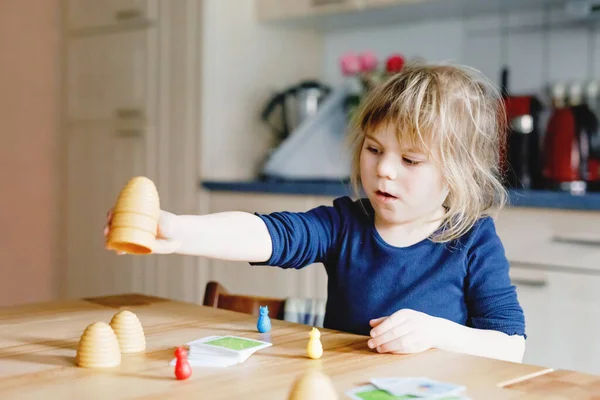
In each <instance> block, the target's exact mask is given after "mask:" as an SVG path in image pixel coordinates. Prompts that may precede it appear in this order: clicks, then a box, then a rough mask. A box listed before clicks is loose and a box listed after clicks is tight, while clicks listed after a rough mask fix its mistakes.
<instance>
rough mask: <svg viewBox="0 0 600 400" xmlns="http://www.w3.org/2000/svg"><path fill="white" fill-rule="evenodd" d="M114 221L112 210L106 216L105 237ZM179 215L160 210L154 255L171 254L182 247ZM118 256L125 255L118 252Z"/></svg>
mask: <svg viewBox="0 0 600 400" xmlns="http://www.w3.org/2000/svg"><path fill="white" fill-rule="evenodd" d="M111 221H112V209H110V210H109V211H108V213H107V214H106V225H105V226H104V237H107V236H108V233H109V232H110V223H111ZM177 225H178V224H177V215H175V214H173V213H170V212H168V211H163V210H160V216H159V219H158V232H157V235H156V244H155V246H154V247H153V249H152V253H153V254H171V253H174V252H175V251H177V249H178V248H179V245H180V239H179V237H178V236H179V235H178V234H177V231H178V229H177ZM117 254H119V255H121V254H125V253H124V252H122V251H117Z"/></svg>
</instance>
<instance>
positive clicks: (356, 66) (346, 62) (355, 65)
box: [340, 52, 361, 76]
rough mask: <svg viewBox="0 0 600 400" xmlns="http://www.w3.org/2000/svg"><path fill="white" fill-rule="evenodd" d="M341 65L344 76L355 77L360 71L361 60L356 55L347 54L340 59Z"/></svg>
mask: <svg viewBox="0 0 600 400" xmlns="http://www.w3.org/2000/svg"><path fill="white" fill-rule="evenodd" d="M340 65H341V67H342V74H344V75H345V76H349V75H355V74H357V73H358V72H359V71H360V67H361V66H360V61H359V58H358V57H357V56H356V54H354V53H350V52H349V53H345V54H343V55H342V57H341V58H340Z"/></svg>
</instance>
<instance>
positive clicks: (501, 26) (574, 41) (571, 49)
mask: <svg viewBox="0 0 600 400" xmlns="http://www.w3.org/2000/svg"><path fill="white" fill-rule="evenodd" d="M565 20H567V17H566V15H565V13H564V12H563V11H562V10H556V9H554V10H546V9H542V8H540V9H539V10H534V11H530V12H508V13H507V14H503V15H499V14H490V15H484V16H479V17H474V18H470V19H468V18H456V19H451V20H444V21H438V22H434V21H430V22H426V23H416V24H414V25H403V26H386V27H375V28H370V29H361V30H347V31H343V32H342V31H338V32H330V33H327V34H326V36H325V45H324V46H325V49H324V63H325V64H324V69H325V77H326V79H327V80H329V81H331V82H337V83H339V82H340V80H341V75H340V73H339V67H338V60H339V57H340V55H341V54H342V53H343V52H345V51H362V50H372V51H374V52H375V53H376V54H377V55H378V56H379V57H380V58H385V57H387V56H388V55H389V54H390V53H392V52H399V53H402V54H404V55H405V56H406V57H407V58H412V57H417V56H419V57H424V58H425V59H427V60H428V61H453V62H459V63H463V64H467V65H470V66H472V67H475V68H477V69H480V70H481V71H482V72H483V73H484V74H486V76H488V77H489V78H490V79H491V80H492V81H493V82H496V83H498V84H499V83H500V68H501V66H502V65H503V64H506V65H508V67H509V68H510V81H509V84H510V89H511V92H514V93H526V92H539V91H541V90H542V89H543V88H544V86H545V85H547V84H552V83H555V82H556V81H559V80H560V81H563V80H574V79H575V80H582V79H583V80H585V79H588V78H591V77H594V78H600V33H599V30H598V29H596V31H592V30H589V29H588V28H587V27H585V26H584V25H582V24H579V26H565V25H562V24H560V22H565ZM544 23H546V24H547V25H546V26H548V27H550V28H549V29H546V30H544V29H543V24H544ZM528 25H529V26H531V25H538V27H533V28H529V29H526V27H527V26H528Z"/></svg>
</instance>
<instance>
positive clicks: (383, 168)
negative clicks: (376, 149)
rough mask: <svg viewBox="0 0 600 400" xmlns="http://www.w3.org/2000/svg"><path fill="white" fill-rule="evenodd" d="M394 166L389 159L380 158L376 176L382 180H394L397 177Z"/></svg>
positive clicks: (392, 161) (394, 163)
mask: <svg viewBox="0 0 600 400" xmlns="http://www.w3.org/2000/svg"><path fill="white" fill-rule="evenodd" d="M396 164H397V163H396V162H394V160H392V159H391V158H390V157H385V156H384V157H382V158H381V159H380V160H379V164H378V165H377V174H378V175H379V176H380V177H382V178H387V179H391V180H394V179H396V176H397V175H398V172H397V165H396Z"/></svg>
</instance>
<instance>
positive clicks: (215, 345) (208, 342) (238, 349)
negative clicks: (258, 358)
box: [188, 336, 272, 356]
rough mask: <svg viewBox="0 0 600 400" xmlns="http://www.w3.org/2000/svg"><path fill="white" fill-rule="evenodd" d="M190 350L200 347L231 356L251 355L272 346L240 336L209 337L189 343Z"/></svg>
mask: <svg viewBox="0 0 600 400" xmlns="http://www.w3.org/2000/svg"><path fill="white" fill-rule="evenodd" d="M188 345H189V346H190V348H192V347H198V348H202V349H204V350H209V349H210V350H215V351H217V352H222V353H226V354H231V355H238V356H239V355H250V354H252V353H254V352H256V351H258V350H261V349H264V348H266V347H269V346H272V344H271V343H269V342H263V341H262V340H255V339H248V338H243V337H238V336H208V337H205V338H202V339H198V340H194V341H193V342H190V343H188Z"/></svg>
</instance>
